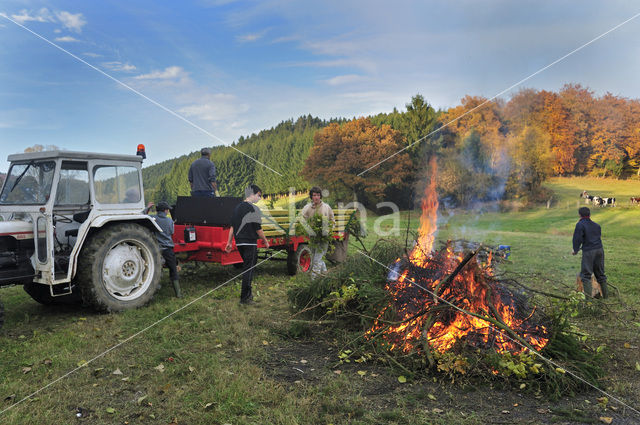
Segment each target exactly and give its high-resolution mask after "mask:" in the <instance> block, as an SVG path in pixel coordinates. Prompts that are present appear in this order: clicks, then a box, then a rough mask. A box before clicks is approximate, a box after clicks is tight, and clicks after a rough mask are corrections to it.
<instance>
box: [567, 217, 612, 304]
mask: <svg viewBox="0 0 640 425" xmlns="http://www.w3.org/2000/svg"><path fill="white" fill-rule="evenodd" d="M578 213H579V214H580V221H578V223H577V224H576V229H575V231H574V232H573V255H576V254H577V253H578V251H579V250H580V247H582V265H581V268H580V278H581V279H582V286H583V288H584V293H585V294H586V295H587V296H588V297H591V290H592V288H591V275H592V274H595V276H596V280H597V281H598V283H599V284H600V287H601V288H602V297H603V298H607V276H606V275H605V274H604V249H603V248H602V240H601V239H600V236H601V230H600V225H598V223H595V222H593V221H591V211H590V210H589V208H587V207H582V208H580V209H579V210H578Z"/></svg>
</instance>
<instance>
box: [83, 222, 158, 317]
mask: <svg viewBox="0 0 640 425" xmlns="http://www.w3.org/2000/svg"><path fill="white" fill-rule="evenodd" d="M161 273H162V257H161V254H160V247H159V246H158V243H157V241H156V239H155V236H154V235H153V234H152V233H151V231H150V230H148V229H147V228H145V227H143V226H141V225H138V224H135V223H120V224H114V225H111V226H109V227H105V228H104V229H101V230H99V231H98V233H96V234H94V235H92V236H91V238H90V239H89V240H88V241H87V242H86V243H85V246H84V247H83V248H82V253H81V255H80V261H79V263H78V274H77V276H76V282H77V284H78V287H79V288H80V292H81V294H82V300H83V302H84V303H85V304H86V305H88V306H90V307H91V308H93V309H95V310H97V311H104V312H109V311H122V310H129V309H134V308H138V307H142V306H143V305H145V304H147V303H148V302H149V301H151V299H152V298H153V297H154V295H155V294H156V292H157V291H158V289H160V277H161Z"/></svg>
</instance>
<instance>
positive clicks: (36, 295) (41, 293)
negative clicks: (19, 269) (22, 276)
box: [23, 282, 82, 305]
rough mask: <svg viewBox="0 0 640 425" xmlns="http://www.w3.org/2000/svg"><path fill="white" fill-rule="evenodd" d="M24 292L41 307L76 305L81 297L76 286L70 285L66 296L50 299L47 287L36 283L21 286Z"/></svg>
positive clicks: (80, 300)
mask: <svg viewBox="0 0 640 425" xmlns="http://www.w3.org/2000/svg"><path fill="white" fill-rule="evenodd" d="M23 289H24V291H25V292H26V293H27V294H29V296H30V297H31V298H33V299H34V300H35V301H37V302H39V303H40V304H42V305H63V304H64V305H76V304H81V303H82V296H81V295H80V291H79V290H78V288H77V285H71V290H72V291H73V292H71V293H70V294H68V295H60V296H58V297H52V296H51V292H50V291H49V287H48V286H47V285H43V284H41V283H38V282H28V283H25V284H24V285H23Z"/></svg>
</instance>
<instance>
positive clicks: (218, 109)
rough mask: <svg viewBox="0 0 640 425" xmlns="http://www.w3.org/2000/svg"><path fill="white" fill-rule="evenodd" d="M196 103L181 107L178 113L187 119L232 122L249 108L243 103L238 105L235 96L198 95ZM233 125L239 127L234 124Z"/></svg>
mask: <svg viewBox="0 0 640 425" xmlns="http://www.w3.org/2000/svg"><path fill="white" fill-rule="evenodd" d="M197 100H198V101H197V102H194V103H192V104H190V105H187V106H183V107H182V108H180V109H178V112H179V113H181V114H183V115H185V116H186V117H189V118H197V119H198V120H202V121H208V122H224V123H225V125H228V122H234V121H237V120H238V117H239V116H240V115H241V114H243V113H245V112H247V111H248V109H249V107H248V105H246V104H244V103H239V102H238V99H237V98H236V96H234V95H231V94H225V93H218V94H209V95H200V96H198V99H197ZM235 125H240V123H238V122H236V123H235Z"/></svg>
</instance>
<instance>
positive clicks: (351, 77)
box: [325, 74, 366, 86]
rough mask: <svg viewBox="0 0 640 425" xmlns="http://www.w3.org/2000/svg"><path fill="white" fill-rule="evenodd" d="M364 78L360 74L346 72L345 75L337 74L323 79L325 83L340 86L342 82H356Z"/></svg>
mask: <svg viewBox="0 0 640 425" xmlns="http://www.w3.org/2000/svg"><path fill="white" fill-rule="evenodd" d="M365 79H366V77H363V76H362V75H357V74H347V75H338V76H335V77H333V78H329V79H328V80H325V83H327V84H329V85H330V86H340V85H343V84H352V83H357V82H359V81H363V80H365Z"/></svg>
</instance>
